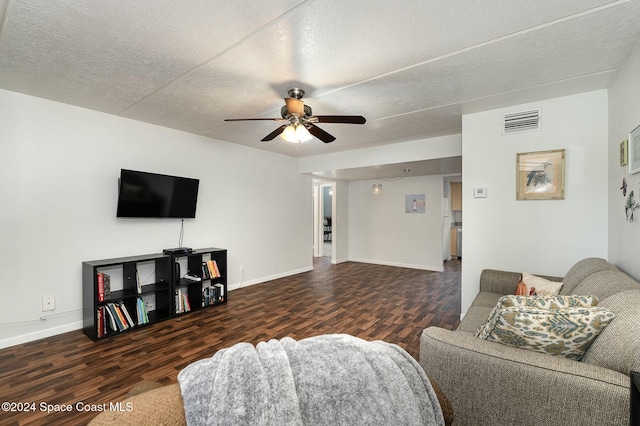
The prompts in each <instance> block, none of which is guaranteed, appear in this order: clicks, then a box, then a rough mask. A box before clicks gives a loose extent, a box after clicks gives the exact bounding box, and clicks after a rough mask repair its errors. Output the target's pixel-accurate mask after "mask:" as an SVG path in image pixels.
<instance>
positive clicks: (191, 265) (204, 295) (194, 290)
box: [171, 248, 227, 315]
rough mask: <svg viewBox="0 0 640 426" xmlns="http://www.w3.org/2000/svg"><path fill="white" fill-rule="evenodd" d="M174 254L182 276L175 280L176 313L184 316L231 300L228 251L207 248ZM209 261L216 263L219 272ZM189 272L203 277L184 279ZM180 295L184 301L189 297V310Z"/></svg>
mask: <svg viewBox="0 0 640 426" xmlns="http://www.w3.org/2000/svg"><path fill="white" fill-rule="evenodd" d="M171 257H172V261H173V263H176V262H178V263H179V264H180V268H179V269H180V277H176V279H175V280H174V283H175V284H174V299H173V302H174V304H173V313H174V315H183V314H187V313H189V312H194V311H199V310H201V309H206V308H210V307H211V306H215V305H219V304H223V303H227V250H225V249H219V248H205V249H198V250H194V251H192V252H191V253H186V254H178V255H172V256H171ZM209 261H210V262H215V265H216V268H217V271H218V274H217V275H216V274H214V273H212V272H211V269H209V267H208V263H209ZM185 264H186V265H185ZM184 266H186V271H185V268H184ZM187 274H189V275H191V276H196V277H198V278H200V281H193V280H190V279H187V278H184V276H185V275H187ZM178 292H179V293H178ZM180 297H182V298H183V300H184V299H185V298H186V301H187V302H188V307H189V310H188V311H186V310H185V309H184V308H185V303H182V304H180V303H179V299H180Z"/></svg>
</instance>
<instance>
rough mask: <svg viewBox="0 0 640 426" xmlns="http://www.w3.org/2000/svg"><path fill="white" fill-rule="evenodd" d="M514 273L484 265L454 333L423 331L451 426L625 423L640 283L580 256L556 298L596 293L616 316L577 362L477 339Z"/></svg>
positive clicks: (512, 284) (639, 319) (425, 355)
mask: <svg viewBox="0 0 640 426" xmlns="http://www.w3.org/2000/svg"><path fill="white" fill-rule="evenodd" d="M519 276H520V273H519V272H504V271H496V270H485V271H483V272H482V275H481V277H480V292H479V294H478V295H477V297H476V298H475V300H474V302H473V304H472V306H471V308H470V309H469V310H468V312H467V313H466V315H465V316H464V319H463V320H462V322H461V324H460V326H459V327H458V329H457V330H456V331H450V330H444V329H441V328H437V327H429V328H427V329H425V330H424V331H423V333H422V336H421V341H420V365H422V367H423V368H424V369H425V371H426V373H427V375H428V376H429V377H430V378H432V379H434V380H435V381H436V382H438V384H439V385H440V387H441V388H442V391H443V392H444V393H445V394H446V395H447V397H448V399H449V400H450V401H451V404H452V406H453V411H454V412H455V422H454V424H456V425H492V426H493V425H532V426H533V425H563V426H564V425H582V426H584V425H593V426H604V425H626V424H628V422H629V393H630V391H629V386H630V378H629V372H630V371H631V370H635V371H638V370H640V284H639V283H638V282H637V281H635V280H633V279H632V278H630V277H629V276H628V275H626V274H624V273H623V272H621V271H619V270H618V269H617V268H616V267H615V266H613V265H612V264H610V263H608V262H607V261H605V260H603V259H598V258H589V259H584V260H582V261H580V262H578V263H577V264H576V265H574V266H573V267H572V268H571V269H570V270H569V272H567V275H566V276H565V277H564V278H553V277H546V278H547V279H551V280H554V281H563V286H562V288H561V290H560V293H559V294H561V295H572V294H573V295H594V296H597V297H598V299H599V303H598V306H601V307H606V308H608V309H609V310H611V311H613V312H614V313H615V315H616V317H615V319H613V320H612V321H611V323H609V325H608V326H607V327H606V328H605V329H604V330H603V331H602V333H601V334H600V335H599V336H598V337H597V338H596V340H595V341H594V342H593V344H592V345H591V346H590V347H589V349H588V350H587V352H586V353H585V355H584V356H583V358H582V359H581V360H580V361H574V360H571V359H567V358H564V357H560V356H554V355H550V354H546V353H541V352H532V351H529V350H525V349H521V348H517V347H513V346H507V345H503V344H501V343H496V342H491V341H487V340H482V339H480V338H476V337H474V333H475V331H476V330H477V329H478V327H480V326H481V325H482V323H483V322H484V320H485V319H486V318H487V316H488V315H489V313H490V312H491V311H492V309H493V308H494V306H495V305H496V303H497V301H498V300H499V299H500V297H501V296H503V295H505V294H514V293H515V291H516V286H517V283H518V278H519Z"/></svg>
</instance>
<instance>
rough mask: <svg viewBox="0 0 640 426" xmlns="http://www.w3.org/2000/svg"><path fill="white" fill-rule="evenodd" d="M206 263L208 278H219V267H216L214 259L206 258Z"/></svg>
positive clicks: (216, 263)
mask: <svg viewBox="0 0 640 426" xmlns="http://www.w3.org/2000/svg"><path fill="white" fill-rule="evenodd" d="M206 264H207V270H208V271H209V276H210V278H220V269H218V262H216V261H215V260H207V262H206Z"/></svg>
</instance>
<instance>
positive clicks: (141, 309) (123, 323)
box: [97, 297, 149, 337]
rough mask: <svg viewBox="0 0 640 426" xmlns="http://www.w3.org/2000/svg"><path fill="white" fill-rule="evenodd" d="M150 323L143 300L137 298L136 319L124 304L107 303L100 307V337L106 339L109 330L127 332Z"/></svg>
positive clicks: (98, 326)
mask: <svg viewBox="0 0 640 426" xmlns="http://www.w3.org/2000/svg"><path fill="white" fill-rule="evenodd" d="M148 322H149V317H148V315H147V308H146V306H145V304H144V301H143V300H142V299H141V298H139V297H138V298H136V312H135V319H134V317H133V316H131V314H130V313H129V310H128V309H127V307H126V306H125V304H124V303H122V302H113V303H105V304H104V305H100V306H98V324H97V332H98V337H104V336H106V335H107V333H108V332H109V330H111V331H117V332H120V331H125V330H127V329H129V328H132V327H135V326H136V325H143V324H147V323H148Z"/></svg>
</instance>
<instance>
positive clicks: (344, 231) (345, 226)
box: [331, 181, 350, 263]
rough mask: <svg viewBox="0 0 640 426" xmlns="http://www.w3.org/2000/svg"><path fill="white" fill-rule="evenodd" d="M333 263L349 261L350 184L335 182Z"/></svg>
mask: <svg viewBox="0 0 640 426" xmlns="http://www.w3.org/2000/svg"><path fill="white" fill-rule="evenodd" d="M333 201H334V203H333V212H332V214H333V222H332V224H333V228H332V232H333V242H332V244H331V249H332V251H333V253H332V262H333V263H341V262H346V261H348V260H349V229H350V228H349V183H348V182H343V181H337V182H333Z"/></svg>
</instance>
